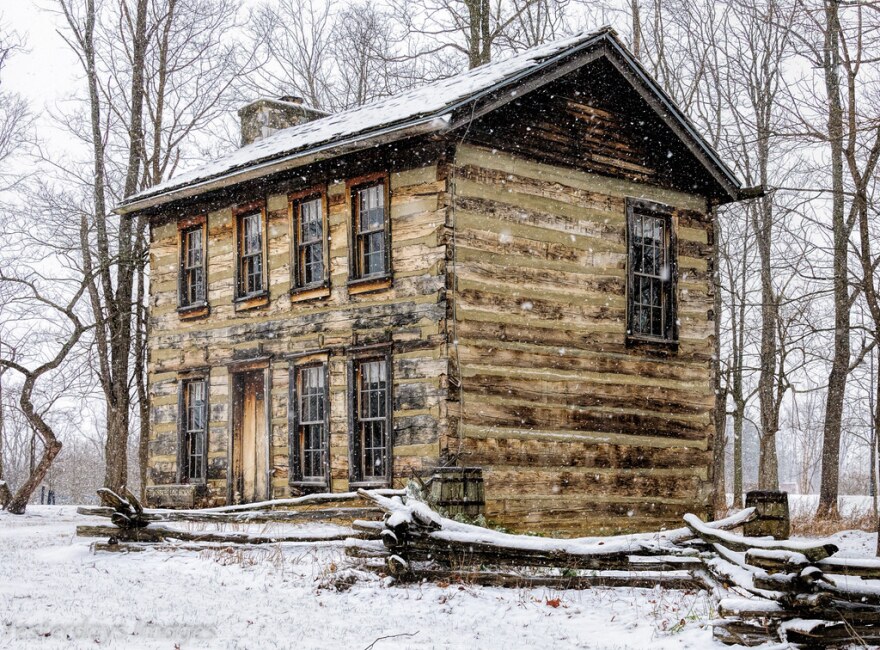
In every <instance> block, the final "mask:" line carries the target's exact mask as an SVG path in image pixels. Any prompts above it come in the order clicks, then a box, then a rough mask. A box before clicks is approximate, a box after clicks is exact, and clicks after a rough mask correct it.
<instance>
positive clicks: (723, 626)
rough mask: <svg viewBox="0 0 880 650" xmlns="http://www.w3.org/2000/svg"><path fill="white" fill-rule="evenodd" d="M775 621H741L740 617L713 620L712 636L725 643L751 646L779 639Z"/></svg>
mask: <svg viewBox="0 0 880 650" xmlns="http://www.w3.org/2000/svg"><path fill="white" fill-rule="evenodd" d="M777 628H778V625H777V624H776V623H775V622H770V623H761V622H758V621H741V620H738V619H732V620H720V621H712V637H713V638H714V639H715V640H716V641H720V642H721V643H724V644H725V645H739V646H745V647H749V648H753V647H756V646H761V645H764V644H766V643H772V642H777V641H779V635H778V633H777Z"/></svg>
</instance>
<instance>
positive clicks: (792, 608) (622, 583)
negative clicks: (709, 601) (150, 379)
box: [77, 490, 880, 647]
mask: <svg viewBox="0 0 880 650" xmlns="http://www.w3.org/2000/svg"><path fill="white" fill-rule="evenodd" d="M99 494H100V496H101V499H102V503H103V504H104V505H103V506H102V507H88V508H87V507H83V508H80V509H79V512H81V513H82V514H86V515H98V516H104V517H109V518H110V519H111V522H112V523H113V525H112V526H80V527H78V529H77V532H78V534H79V535H83V536H87V537H107V538H108V541H107V542H101V543H96V545H95V547H96V549H99V550H111V551H115V550H143V549H145V548H150V547H156V546H157V545H166V546H169V547H173V548H184V549H187V548H194V549H205V548H214V547H218V546H222V547H228V546H230V545H254V544H267V543H283V542H326V541H343V543H344V545H345V552H346V554H347V555H349V556H350V557H352V558H357V561H358V562H359V564H360V565H361V566H362V567H364V568H366V569H369V570H373V571H376V572H380V573H383V574H390V575H392V576H394V577H395V578H396V579H398V580H399V581H401V582H410V581H424V580H429V581H438V582H466V583H471V584H478V585H487V586H499V587H525V588H528V587H545V588H553V589H582V588H590V587H655V586H658V585H659V586H662V587H664V588H669V589H707V590H709V592H710V593H712V594H714V595H715V596H716V597H717V599H718V618H717V619H716V620H713V621H712V622H711V624H712V628H713V635H714V637H715V638H716V639H718V640H719V641H722V642H724V643H726V644H730V645H733V644H739V645H743V646H756V645H761V644H766V643H780V642H781V643H788V644H791V645H793V646H802V647H835V646H844V645H848V644H853V643H855V644H860V645H872V644H880V560H878V559H864V558H859V559H853V558H840V557H835V556H836V554H837V553H838V548H837V546H835V545H834V544H831V543H827V542H814V541H809V542H798V541H789V540H774V539H772V538H769V537H745V536H742V535H738V534H735V533H733V532H731V531H732V530H733V529H736V528H739V527H741V526H743V524H746V523H748V522H750V521H752V520H754V519H755V517H756V515H755V511H754V509H753V508H748V509H746V510H743V511H740V512H738V513H736V514H734V515H732V516H730V517H727V518H725V519H721V520H718V521H714V522H709V523H705V522H703V521H701V520H700V519H699V518H698V517H696V516H695V515H690V514H689V515H685V517H684V524H685V525H684V526H683V527H682V528H678V529H674V530H667V531H662V532H656V533H641V534H634V535H619V536H614V537H593V538H578V539H553V538H544V537H534V536H527V535H513V534H508V533H501V532H496V531H493V530H490V529H487V528H483V527H480V526H474V525H471V524H466V523H461V522H458V521H455V520H452V519H448V518H445V517H443V516H441V515H440V514H438V513H437V512H435V511H434V510H432V509H431V508H430V507H429V506H427V505H426V504H425V503H423V502H421V501H418V500H416V499H414V498H407V497H406V496H405V495H404V493H403V492H402V491H393V490H373V491H367V490H359V491H358V492H357V493H347V494H342V495H340V494H332V495H329V494H327V495H311V496H306V497H299V498H296V499H281V500H275V501H269V502H264V503H260V504H250V505H247V506H229V507H225V508H213V509H208V510H190V511H180V510H146V509H144V508H143V507H141V505H140V503H138V501H137V499H136V498H134V496H133V495H131V494H130V493H126V494H124V495H122V496H119V495H116V494H114V493H112V492H110V491H109V490H101V491H100V492H99ZM380 517H381V519H380ZM314 521H328V522H346V523H347V524H348V525H349V526H350V527H349V528H347V529H342V532H332V533H327V534H315V533H314V532H312V533H309V532H308V531H306V532H305V533H302V534H298V533H295V532H294V533H289V534H283V535H272V534H263V535H254V534H250V533H245V532H219V531H182V530H179V529H176V528H173V527H168V526H167V524H168V523H169V522H196V523H199V522H205V523H266V522H284V523H298V522H314Z"/></svg>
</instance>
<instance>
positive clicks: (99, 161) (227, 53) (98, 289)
mask: <svg viewBox="0 0 880 650" xmlns="http://www.w3.org/2000/svg"><path fill="white" fill-rule="evenodd" d="M56 3H57V7H58V9H59V11H60V13H61V14H62V15H63V17H64V19H65V25H66V29H65V30H64V31H63V32H62V37H63V38H64V39H65V41H66V42H67V44H68V45H69V46H70V48H71V49H72V50H73V52H74V53H75V54H76V56H77V57H78V59H79V62H80V64H81V66H82V69H83V72H84V74H85V81H86V86H87V97H86V99H85V105H86V107H87V111H86V114H87V120H88V124H87V126H86V127H85V128H81V126H80V125H79V124H77V123H76V122H75V118H73V119H67V120H65V122H64V123H65V125H67V126H68V127H69V128H72V129H74V130H81V131H82V133H81V135H82V137H83V139H84V140H85V141H86V142H88V145H89V147H90V149H91V153H90V157H91V163H90V167H91V169H90V171H89V172H88V173H85V172H84V171H83V170H82V169H81V168H78V169H77V170H76V171H74V172H70V171H69V170H62V173H63V174H65V175H66V176H68V177H71V179H72V180H74V181H75V182H77V183H81V184H82V185H83V186H85V187H86V188H88V193H89V194H90V199H89V201H88V205H85V204H83V205H82V209H81V210H80V213H79V220H80V229H79V233H77V236H78V245H79V246H78V248H79V250H78V253H79V255H80V257H81V272H82V275H83V277H86V278H89V282H88V284H87V295H88V299H89V304H90V307H91V313H92V318H93V320H94V325H95V333H94V344H95V351H96V358H97V361H98V363H97V374H98V377H99V380H100V385H101V388H102V393H103V397H104V400H105V403H106V409H107V418H106V420H107V423H106V426H107V436H106V445H105V459H106V472H105V479H104V484H105V486H106V487H110V488H112V489H120V488H121V487H122V486H123V485H125V484H126V483H127V481H128V458H127V456H128V448H129V445H128V438H129V431H130V427H131V413H132V405H133V404H134V402H135V395H136V396H137V399H138V403H139V409H140V410H139V415H140V418H139V419H140V423H141V431H140V437H141V441H142V442H141V454H140V455H141V458H142V460H143V457H144V456H145V449H146V441H147V429H146V422H147V420H148V418H147V412H146V408H147V400H146V388H145V386H146V383H145V371H146V370H145V354H146V342H145V341H146V328H147V320H146V314H145V311H144V308H143V303H144V300H145V288H146V280H145V275H144V266H145V264H146V245H147V242H146V222H145V221H144V220H143V219H138V220H131V219H128V218H123V219H117V218H115V217H114V216H113V215H112V214H110V213H109V211H110V208H111V207H112V205H113V203H115V202H116V201H118V200H120V199H121V198H123V197H126V196H130V195H132V194H134V193H136V192H137V191H140V190H142V189H144V188H146V187H149V186H150V185H153V184H155V183H157V182H159V181H160V180H161V179H162V178H163V177H167V176H168V175H170V174H172V173H173V172H174V170H175V168H176V165H177V163H178V161H179V160H180V159H181V157H182V156H184V155H185V151H186V148H185V145H186V144H187V142H188V141H189V140H191V139H192V138H194V135H195V133H196V132H197V131H198V130H199V129H200V128H203V127H204V126H205V125H206V124H207V123H209V122H210V121H211V120H212V119H216V117H217V115H218V114H219V113H221V112H225V110H226V109H227V108H228V105H227V104H226V103H225V99H224V98H225V97H226V96H227V95H230V94H231V92H230V89H231V84H232V82H233V80H234V79H235V78H236V77H237V75H238V74H239V73H240V72H241V70H242V68H243V65H242V64H240V63H239V62H238V60H237V59H236V57H235V55H234V50H235V41H234V40H231V39H230V38H229V31H230V30H231V29H232V28H233V27H235V22H234V21H235V19H236V14H237V9H238V5H237V3H236V2H234V1H233V0H220V1H219V2H209V1H208V0H126V1H124V2H120V3H113V4H101V3H96V2H95V1H94V0H56ZM117 161H121V162H122V164H117ZM133 385H134V387H135V390H134V391H133V390H132V386H133Z"/></svg>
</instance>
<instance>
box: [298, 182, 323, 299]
mask: <svg viewBox="0 0 880 650" xmlns="http://www.w3.org/2000/svg"><path fill="white" fill-rule="evenodd" d="M294 210H295V212H294V215H295V219H296V223H295V228H296V262H295V264H296V277H295V283H296V286H297V287H299V288H302V287H311V286H316V285H319V284H322V283H323V282H324V276H325V274H324V214H323V200H322V198H321V197H320V196H316V197H311V198H308V199H306V200H303V201H300V202H298V203H296V204H295V206H294Z"/></svg>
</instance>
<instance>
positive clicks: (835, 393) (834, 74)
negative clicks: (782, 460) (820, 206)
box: [817, 0, 850, 517]
mask: <svg viewBox="0 0 880 650" xmlns="http://www.w3.org/2000/svg"><path fill="white" fill-rule="evenodd" d="M837 11H838V0H828V2H826V4H825V48H824V53H823V72H824V76H825V88H826V92H827V93H828V139H829V143H830V145H831V184H832V192H831V196H832V206H831V218H832V231H833V246H834V251H833V255H834V260H833V267H834V278H833V287H834V291H833V296H834V348H833V355H834V356H833V361H832V364H831V372H830V373H829V375H828V393H827V395H826V402H825V426H824V430H823V438H822V482H821V485H820V488H819V508H818V511H817V514H819V515H821V516H827V517H835V516H837V514H838V511H837V495H838V484H839V478H840V430H841V426H842V422H843V400H844V394H845V392H846V381H847V377H848V375H849V363H850V358H849V357H850V341H849V337H850V319H849V309H850V305H849V263H848V262H849V248H848V244H849V230H848V229H847V224H846V219H845V217H844V201H845V198H846V197H845V195H844V185H843V109H842V103H841V97H840V73H839V68H840V63H841V62H840V46H839V31H840V21H839V19H838V15H837Z"/></svg>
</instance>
